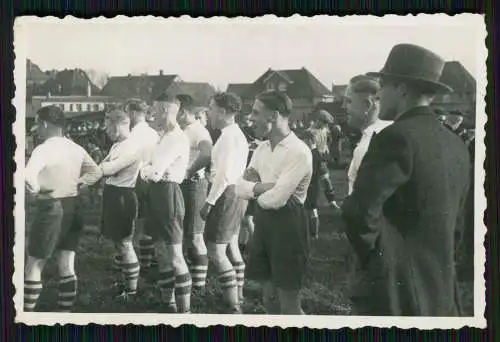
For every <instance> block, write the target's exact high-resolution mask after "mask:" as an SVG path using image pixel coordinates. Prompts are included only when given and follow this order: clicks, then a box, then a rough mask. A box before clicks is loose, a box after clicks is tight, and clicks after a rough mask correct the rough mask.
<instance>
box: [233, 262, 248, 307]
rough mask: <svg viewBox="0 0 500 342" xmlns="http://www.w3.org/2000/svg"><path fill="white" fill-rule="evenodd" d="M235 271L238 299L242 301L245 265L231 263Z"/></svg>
mask: <svg viewBox="0 0 500 342" xmlns="http://www.w3.org/2000/svg"><path fill="white" fill-rule="evenodd" d="M233 268H234V270H235V271H236V285H237V286H238V297H239V299H240V300H242V299H243V285H244V284H245V263H244V262H243V261H236V262H233Z"/></svg>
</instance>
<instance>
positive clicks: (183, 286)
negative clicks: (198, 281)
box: [175, 273, 192, 313]
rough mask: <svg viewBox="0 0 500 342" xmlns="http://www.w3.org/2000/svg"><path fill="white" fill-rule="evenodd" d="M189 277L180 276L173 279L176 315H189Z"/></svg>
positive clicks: (188, 275) (190, 282)
mask: <svg viewBox="0 0 500 342" xmlns="http://www.w3.org/2000/svg"><path fill="white" fill-rule="evenodd" d="M191 285H192V281H191V275H190V274H189V273H185V274H180V275H178V276H176V277H175V302H176V304H177V312H178V313H189V312H190V311H191Z"/></svg>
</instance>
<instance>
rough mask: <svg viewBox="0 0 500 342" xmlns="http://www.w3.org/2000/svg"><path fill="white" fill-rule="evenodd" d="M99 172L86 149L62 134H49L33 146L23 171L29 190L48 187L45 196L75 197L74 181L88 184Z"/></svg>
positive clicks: (76, 189) (34, 191) (98, 176)
mask: <svg viewBox="0 0 500 342" xmlns="http://www.w3.org/2000/svg"><path fill="white" fill-rule="evenodd" d="M101 177H102V172H101V170H100V169H99V167H98V166H97V164H96V163H95V162H94V160H92V158H91V157H90V156H89V154H88V153H87V151H85V149H84V148H83V147H81V146H80V145H78V144H76V143H74V142H73V141H71V140H69V139H67V138H65V137H52V138H49V139H47V140H45V141H44V142H43V143H42V144H40V145H38V146H37V147H35V149H34V150H33V152H32V154H31V157H30V159H29V161H28V164H27V166H26V170H25V182H26V183H27V184H28V186H29V187H30V188H31V189H32V191H33V193H35V194H36V193H39V192H40V190H41V189H49V190H51V192H50V193H48V194H47V195H44V197H48V198H65V197H75V196H77V195H78V184H79V183H83V184H86V185H92V184H94V183H96V182H97V181H98V180H99V179H100V178H101Z"/></svg>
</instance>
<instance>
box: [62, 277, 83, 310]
mask: <svg viewBox="0 0 500 342" xmlns="http://www.w3.org/2000/svg"><path fill="white" fill-rule="evenodd" d="M77 283H78V280H77V278H76V275H74V274H73V275H70V276H65V277H61V278H60V279H59V284H58V286H57V288H58V291H59V295H58V298H57V307H58V311H59V312H71V310H72V309H73V306H74V305H75V301H76V294H77V291H78V287H77Z"/></svg>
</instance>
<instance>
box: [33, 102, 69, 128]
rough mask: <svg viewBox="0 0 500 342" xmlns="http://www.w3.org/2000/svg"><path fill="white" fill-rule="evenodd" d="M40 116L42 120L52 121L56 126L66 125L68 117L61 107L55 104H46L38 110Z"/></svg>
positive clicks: (62, 126)
mask: <svg viewBox="0 0 500 342" xmlns="http://www.w3.org/2000/svg"><path fill="white" fill-rule="evenodd" d="M37 114H38V118H39V119H40V120H42V121H46V122H50V123H51V124H53V125H54V126H57V127H61V128H64V127H66V117H65V116H64V112H63V111H62V109H61V108H59V107H56V106H54V105H51V106H45V107H42V108H40V109H39V110H38V112H37Z"/></svg>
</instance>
